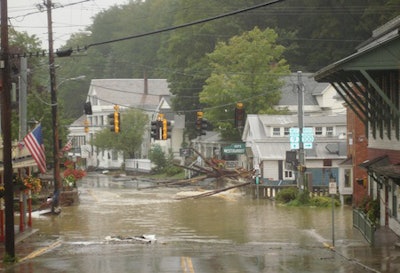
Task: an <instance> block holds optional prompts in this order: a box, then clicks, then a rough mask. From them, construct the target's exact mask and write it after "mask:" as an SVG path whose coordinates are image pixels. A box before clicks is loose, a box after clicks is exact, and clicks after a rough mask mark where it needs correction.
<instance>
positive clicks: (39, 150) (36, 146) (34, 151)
mask: <svg viewBox="0 0 400 273" xmlns="http://www.w3.org/2000/svg"><path fill="white" fill-rule="evenodd" d="M24 143H25V145H26V147H27V148H28V150H29V152H30V153H31V155H32V157H33V159H35V161H36V164H37V165H38V167H39V170H40V172H41V173H45V172H46V155H45V153H44V145H43V135H42V125H41V124H39V125H38V126H36V128H35V129H33V130H32V131H31V132H30V133H29V134H27V135H26V136H25V137H24Z"/></svg>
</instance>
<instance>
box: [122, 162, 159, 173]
mask: <svg viewBox="0 0 400 273" xmlns="http://www.w3.org/2000/svg"><path fill="white" fill-rule="evenodd" d="M152 167H153V164H152V163H151V161H150V159H126V160H125V170H126V171H135V172H146V173H148V172H150V171H151V168H152Z"/></svg>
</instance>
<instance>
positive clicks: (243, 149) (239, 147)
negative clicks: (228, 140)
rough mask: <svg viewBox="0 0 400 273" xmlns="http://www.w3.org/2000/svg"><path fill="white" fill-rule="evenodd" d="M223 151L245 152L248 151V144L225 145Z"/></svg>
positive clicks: (231, 152)
mask: <svg viewBox="0 0 400 273" xmlns="http://www.w3.org/2000/svg"><path fill="white" fill-rule="evenodd" d="M222 152H223V153H224V154H230V155H237V154H244V153H245V152H246V145H245V144H244V143H238V144H231V145H229V146H226V147H223V148H222Z"/></svg>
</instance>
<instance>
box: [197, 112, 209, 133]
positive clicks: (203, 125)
mask: <svg viewBox="0 0 400 273" xmlns="http://www.w3.org/2000/svg"><path fill="white" fill-rule="evenodd" d="M203 115H204V113H203V112H200V111H199V112H197V118H196V131H197V134H198V135H199V136H201V135H205V134H206V132H204V130H205V129H207V127H208V125H207V120H205V119H203Z"/></svg>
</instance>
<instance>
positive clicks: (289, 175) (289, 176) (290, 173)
mask: <svg viewBox="0 0 400 273" xmlns="http://www.w3.org/2000/svg"><path fill="white" fill-rule="evenodd" d="M285 178H293V172H292V171H285Z"/></svg>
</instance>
